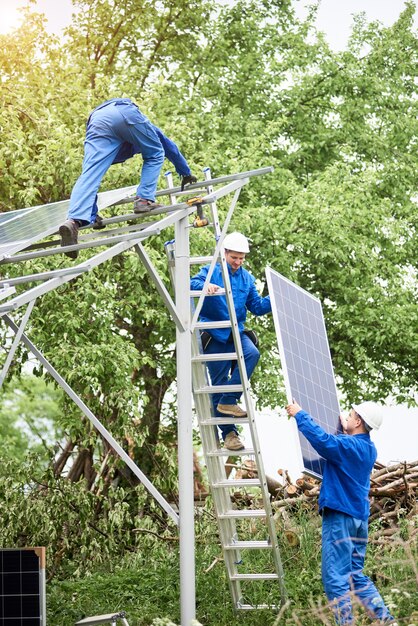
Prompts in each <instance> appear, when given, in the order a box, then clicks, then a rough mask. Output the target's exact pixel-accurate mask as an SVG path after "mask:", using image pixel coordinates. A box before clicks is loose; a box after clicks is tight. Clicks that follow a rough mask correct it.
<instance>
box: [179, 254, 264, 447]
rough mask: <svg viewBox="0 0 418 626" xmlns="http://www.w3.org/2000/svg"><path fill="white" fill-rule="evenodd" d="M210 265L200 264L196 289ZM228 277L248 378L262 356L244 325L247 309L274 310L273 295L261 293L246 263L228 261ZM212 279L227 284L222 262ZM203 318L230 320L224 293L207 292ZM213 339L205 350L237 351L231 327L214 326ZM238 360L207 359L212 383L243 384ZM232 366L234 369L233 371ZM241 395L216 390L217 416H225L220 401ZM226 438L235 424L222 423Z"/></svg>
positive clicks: (194, 283)
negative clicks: (233, 265)
mask: <svg viewBox="0 0 418 626" xmlns="http://www.w3.org/2000/svg"><path fill="white" fill-rule="evenodd" d="M209 267H210V266H209V265H205V266H204V267H202V268H201V270H200V271H199V273H198V274H196V276H193V278H192V279H191V282H190V287H191V289H192V290H194V291H201V290H202V289H203V285H204V283H205V280H206V276H207V275H208V271H209ZM228 272H229V280H230V283H231V290H232V297H233V300H234V306H235V312H236V316H237V321H238V329H239V332H240V336H241V344H242V351H243V355H244V362H245V367H246V371H247V376H248V380H249V379H250V378H251V375H252V373H253V371H254V369H255V366H256V365H257V363H258V360H259V358H260V352H259V351H258V349H257V348H256V346H255V345H254V343H253V342H252V341H251V339H250V338H249V337H248V336H247V335H246V334H244V325H245V320H246V317H247V311H250V312H251V313H253V314H254V315H264V314H265V313H270V312H271V303H270V296H267V297H266V298H263V297H261V296H260V295H259V293H258V291H257V289H256V286H255V278H254V276H252V274H250V272H248V271H247V270H246V269H244V268H243V267H240V268H239V269H237V270H236V271H235V272H232V270H231V268H230V266H229V265H228ZM210 282H211V283H212V284H214V285H218V286H219V287H224V284H223V279H222V269H221V266H220V264H217V265H216V266H215V269H214V271H213V274H212V277H211V279H210ZM200 320H201V321H203V322H214V321H222V320H229V311H228V305H227V302H226V297H225V296H207V297H206V298H205V300H204V303H203V306H202V310H201V312H200ZM207 332H208V333H209V334H210V336H211V339H210V341H209V343H208V344H207V346H206V348H205V354H216V353H222V352H224V353H225V352H235V345H234V342H233V339H232V334H231V330H230V328H213V329H210V330H208V331H207ZM233 363H234V364H236V363H235V362H233V361H208V363H207V367H208V370H209V374H210V379H211V382H212V385H240V384H241V377H240V374H239V368H238V367H232V365H233ZM231 368H232V372H231ZM240 397H241V393H240V392H231V393H224V394H219V393H216V394H213V395H212V402H213V410H214V415H215V416H216V417H225V416H224V415H222V414H221V413H219V411H218V410H217V408H216V407H217V406H218V404H229V405H234V404H237V402H238V401H239V399H240ZM219 428H220V430H221V433H222V437H223V439H225V437H226V436H227V434H228V433H230V432H232V431H234V432H237V429H236V427H235V426H234V425H230V424H228V425H222V426H220V427H219Z"/></svg>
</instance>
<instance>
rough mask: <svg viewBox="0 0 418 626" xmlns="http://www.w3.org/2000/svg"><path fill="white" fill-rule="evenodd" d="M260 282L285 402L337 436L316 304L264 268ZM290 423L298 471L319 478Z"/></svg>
mask: <svg viewBox="0 0 418 626" xmlns="http://www.w3.org/2000/svg"><path fill="white" fill-rule="evenodd" d="M266 277H267V285H268V290H269V294H270V298H271V301H272V313H273V320H274V326H275V329H276V336H277V342H278V347H279V353H280V358H281V362H282V369H283V377H284V383H285V389H286V396H287V400H288V402H289V403H291V402H292V401H293V399H295V400H296V401H297V402H298V404H300V405H301V406H302V408H303V409H304V410H305V411H307V412H308V413H309V414H310V415H311V416H312V417H313V418H314V420H315V421H316V422H317V423H318V424H319V425H320V426H321V427H322V428H323V429H324V430H325V431H326V432H328V433H330V434H336V433H338V432H341V427H340V423H339V415H340V405H339V401H338V392H337V386H336V383H335V377H334V370H333V366H332V360H331V352H330V349H329V344H328V338H327V332H326V327H325V320H324V316H323V312H322V304H321V301H320V300H319V299H318V298H316V297H315V296H313V295H312V294H310V293H309V292H307V291H305V290H304V289H302V288H301V287H299V286H298V285H296V284H295V283H293V282H292V281H291V280H289V279H288V278H286V277H285V276H282V275H281V274H279V273H278V272H276V271H275V270H273V269H272V268H270V267H267V268H266ZM292 423H293V425H294V428H293V432H294V433H295V434H296V433H297V436H296V437H295V439H296V441H298V459H299V463H300V466H301V467H302V468H303V470H302V471H303V472H304V473H306V474H309V475H311V476H315V477H317V478H322V474H323V463H324V459H323V458H322V457H321V456H320V455H319V454H318V453H317V452H316V451H315V450H314V449H313V447H312V446H311V444H310V443H309V442H308V440H307V439H306V438H305V436H304V435H303V434H302V433H300V432H299V431H298V429H297V426H296V423H295V422H294V421H292Z"/></svg>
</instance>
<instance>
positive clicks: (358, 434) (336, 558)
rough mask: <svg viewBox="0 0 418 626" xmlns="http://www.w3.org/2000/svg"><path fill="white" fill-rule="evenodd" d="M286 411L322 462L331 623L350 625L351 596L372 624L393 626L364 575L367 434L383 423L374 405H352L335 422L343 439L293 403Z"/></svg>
mask: <svg viewBox="0 0 418 626" xmlns="http://www.w3.org/2000/svg"><path fill="white" fill-rule="evenodd" d="M286 411H287V413H288V414H289V415H290V416H293V417H294V418H295V420H296V424H297V427H298V429H299V430H300V432H301V433H303V435H304V436H305V437H306V439H307V440H308V441H309V443H310V444H311V445H312V447H313V448H314V449H315V450H316V451H317V452H318V453H319V454H320V455H321V456H322V457H323V458H324V459H325V464H324V465H325V469H324V474H323V481H322V485H321V491H320V494H319V502H318V504H319V512H320V513H321V515H322V583H323V585H324V590H325V593H326V595H327V598H328V600H329V601H330V602H331V607H332V609H333V611H334V614H335V619H336V623H337V624H340V625H343V624H344V625H347V624H350V625H351V624H354V617H353V612H352V600H351V597H352V595H353V594H354V595H355V596H356V597H357V598H358V599H359V600H360V602H361V603H362V604H363V606H364V607H365V609H366V611H367V612H368V614H369V615H370V617H371V618H373V619H376V620H380V622H379V623H383V624H393V625H394V626H395V622H394V619H393V617H392V616H391V614H390V612H389V609H388V608H387V606H386V605H385V603H384V601H383V598H382V597H381V595H380V594H379V592H378V590H377V589H376V587H375V585H374V584H373V582H372V581H371V580H370V578H368V577H367V576H366V575H365V574H363V567H364V559H365V556H366V547H367V538H368V519H369V513H370V503H369V489H370V474H371V471H372V469H373V466H374V463H375V461H376V458H377V451H376V446H375V445H374V443H373V441H372V440H371V439H370V434H369V433H370V431H371V430H372V429H373V428H375V429H376V430H377V429H378V428H379V427H380V426H381V424H382V421H383V416H382V408H381V407H380V406H379V405H378V404H376V403H375V402H362V403H361V404H359V405H355V404H353V405H352V410H351V412H350V414H349V416H348V417H346V418H343V417H342V416H341V417H340V420H341V425H342V427H343V431H344V434H339V435H331V434H328V433H327V432H325V430H323V429H322V428H321V427H320V426H319V425H318V424H316V423H315V422H314V420H313V419H312V417H311V416H310V415H309V414H308V413H306V411H303V410H302V407H300V406H299V404H297V403H296V402H295V401H294V402H293V404H289V405H288V406H287V407H286Z"/></svg>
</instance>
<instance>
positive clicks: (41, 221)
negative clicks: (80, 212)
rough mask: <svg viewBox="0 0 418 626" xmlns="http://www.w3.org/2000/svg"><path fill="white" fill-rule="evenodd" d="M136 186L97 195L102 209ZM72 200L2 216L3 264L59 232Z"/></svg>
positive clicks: (1, 251) (125, 195)
mask: <svg viewBox="0 0 418 626" xmlns="http://www.w3.org/2000/svg"><path fill="white" fill-rule="evenodd" d="M135 189H136V187H124V188H122V189H116V190H112V191H104V192H103V193H99V194H98V200H97V205H98V207H99V210H101V209H105V208H106V207H109V206H111V205H112V204H115V202H119V201H120V200H123V199H124V198H127V197H129V196H131V195H132V194H133V193H134V192H135ZM69 203H70V201H69V200H62V201H61V202H53V203H52V204H41V205H39V206H35V207H31V208H27V209H19V210H17V211H9V212H8V213H0V261H1V260H2V259H4V258H6V257H8V256H10V255H11V254H14V253H15V252H20V251H21V250H24V249H25V248H27V247H28V246H30V245H31V244H33V243H36V242H37V241H40V240H41V239H44V238H45V237H49V236H50V235H53V234H54V233H56V232H57V231H58V228H59V226H60V225H61V224H62V223H63V222H64V221H65V219H66V217H67V213H68V206H69Z"/></svg>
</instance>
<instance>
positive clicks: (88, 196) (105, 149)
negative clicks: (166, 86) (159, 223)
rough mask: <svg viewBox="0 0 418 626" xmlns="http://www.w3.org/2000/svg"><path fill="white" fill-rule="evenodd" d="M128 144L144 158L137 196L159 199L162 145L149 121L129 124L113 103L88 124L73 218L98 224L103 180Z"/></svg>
mask: <svg viewBox="0 0 418 626" xmlns="http://www.w3.org/2000/svg"><path fill="white" fill-rule="evenodd" d="M124 106H134V105H124ZM125 143H129V144H131V145H132V146H134V147H135V148H136V149H137V150H138V152H140V153H141V154H142V158H143V165H142V172H141V177H140V183H139V186H138V189H137V192H136V193H137V196H140V197H141V198H145V199H147V200H154V199H155V192H156V190H157V183H158V176H159V174H160V171H161V168H162V165H163V162H164V149H163V146H162V144H161V141H160V140H159V138H158V135H157V133H156V131H155V130H154V128H153V126H152V124H151V122H149V121H148V120H147V119H146V118H144V121H143V122H138V123H137V124H128V123H127V121H126V120H125V118H124V117H123V115H122V114H121V107H120V106H115V105H114V104H113V103H110V104H108V105H107V106H104V107H103V108H100V109H98V110H96V111H94V112H93V113H92V115H91V116H90V119H89V122H88V124H87V130H86V138H85V142H84V159H83V168H82V172H81V176H80V178H79V179H78V180H77V182H76V184H75V185H74V188H73V190H72V193H71V199H70V208H69V212H68V217H69V218H71V219H75V220H80V222H82V223H83V224H89V223H91V222H94V219H95V217H96V214H97V192H98V190H99V186H100V183H101V180H102V178H103V176H104V175H105V173H106V172H107V170H108V169H109V167H110V166H111V165H112V163H113V162H114V160H115V158H116V156H117V154H118V153H119V150H120V149H121V147H122V145H123V144H125Z"/></svg>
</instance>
